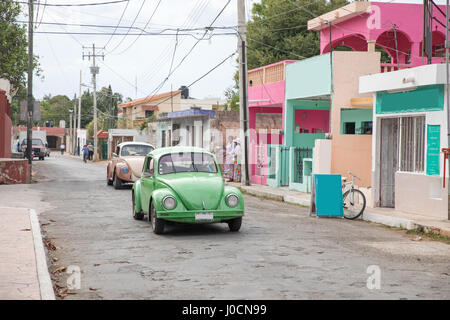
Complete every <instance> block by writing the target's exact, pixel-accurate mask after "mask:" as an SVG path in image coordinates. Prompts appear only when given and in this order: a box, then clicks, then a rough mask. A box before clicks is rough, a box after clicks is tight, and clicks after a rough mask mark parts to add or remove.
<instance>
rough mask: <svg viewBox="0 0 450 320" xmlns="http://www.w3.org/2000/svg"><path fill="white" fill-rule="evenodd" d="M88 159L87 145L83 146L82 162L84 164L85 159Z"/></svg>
mask: <svg viewBox="0 0 450 320" xmlns="http://www.w3.org/2000/svg"><path fill="white" fill-rule="evenodd" d="M88 157H89V148H88V146H87V144H85V145H84V146H83V161H84V162H86V159H87V158H88Z"/></svg>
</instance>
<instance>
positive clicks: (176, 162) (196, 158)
mask: <svg viewBox="0 0 450 320" xmlns="http://www.w3.org/2000/svg"><path fill="white" fill-rule="evenodd" d="M158 170H159V174H168V173H177V172H207V173H217V166H216V162H215V161H214V158H213V157H212V156H211V155H209V154H206V153H199V152H180V153H172V154H166V155H164V156H162V157H161V158H160V159H159V168H158Z"/></svg>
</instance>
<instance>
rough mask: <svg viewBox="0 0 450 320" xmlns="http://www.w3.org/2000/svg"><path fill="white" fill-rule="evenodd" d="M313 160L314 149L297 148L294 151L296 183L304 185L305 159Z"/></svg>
mask: <svg viewBox="0 0 450 320" xmlns="http://www.w3.org/2000/svg"><path fill="white" fill-rule="evenodd" d="M305 158H312V149H308V148H295V149H294V161H295V163H294V164H295V167H294V168H295V170H294V171H295V172H294V182H296V183H303V169H304V168H303V159H305Z"/></svg>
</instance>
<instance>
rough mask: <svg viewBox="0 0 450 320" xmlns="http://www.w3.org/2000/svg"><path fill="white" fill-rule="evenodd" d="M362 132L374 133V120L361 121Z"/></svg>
mask: <svg viewBox="0 0 450 320" xmlns="http://www.w3.org/2000/svg"><path fill="white" fill-rule="evenodd" d="M361 134H372V121H363V122H361Z"/></svg>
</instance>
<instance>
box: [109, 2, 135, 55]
mask: <svg viewBox="0 0 450 320" xmlns="http://www.w3.org/2000/svg"><path fill="white" fill-rule="evenodd" d="M129 4H130V1H127V4H126V6H125V8H124V9H123V11H122V14H121V16H120V18H119V22H118V23H117V26H116V27H115V28H114V32H113V34H112V35H111V37H110V38H109V39H108V41H107V42H106V44H105V45H104V46H103V47H105V48H106V46H107V45H108V44H109V42H110V41H111V39H112V38H113V36H114V33H116V31H117V28H118V27H119V26H120V23H121V22H122V18H123V16H124V14H125V11H127V8H128V5H129Z"/></svg>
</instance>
